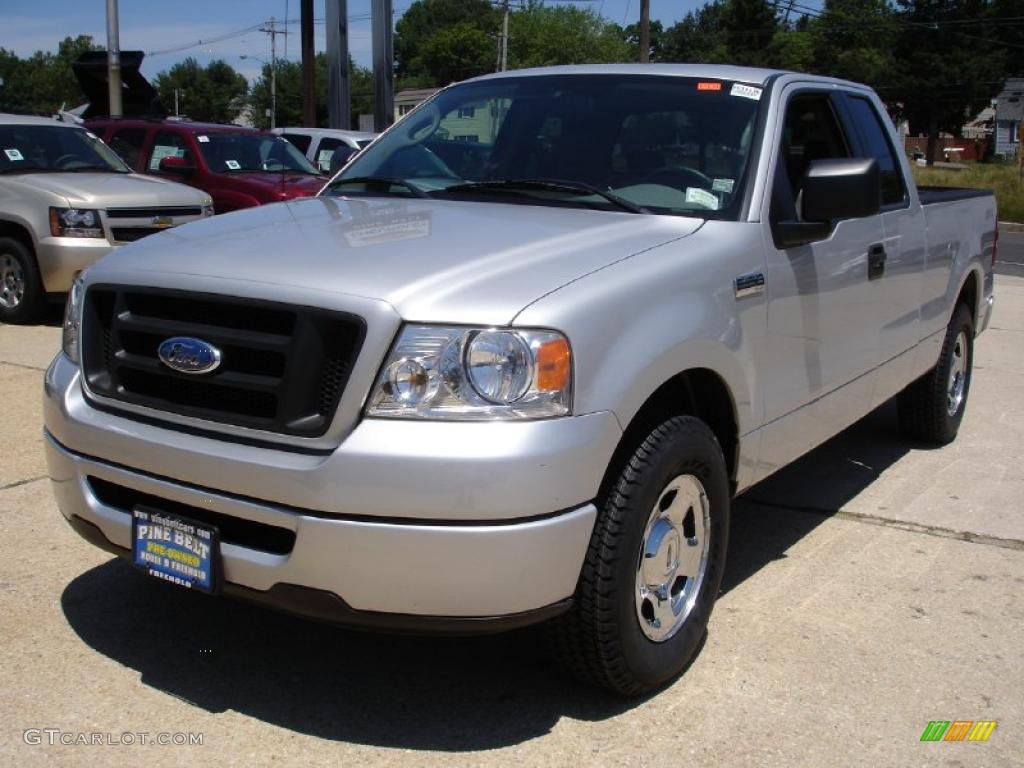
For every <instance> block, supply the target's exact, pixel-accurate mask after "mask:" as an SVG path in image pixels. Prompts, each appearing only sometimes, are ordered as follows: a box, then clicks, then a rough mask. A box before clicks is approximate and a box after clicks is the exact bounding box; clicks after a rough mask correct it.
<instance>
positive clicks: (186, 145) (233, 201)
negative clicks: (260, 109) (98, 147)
mask: <svg viewBox="0 0 1024 768" xmlns="http://www.w3.org/2000/svg"><path fill="white" fill-rule="evenodd" d="M86 126H87V127H89V129H90V130H93V131H95V132H96V133H98V134H99V135H100V136H101V137H102V138H103V139H104V140H105V141H106V142H107V144H109V145H110V147H111V149H113V150H114V151H115V152H117V153H118V154H119V155H120V156H121V157H122V158H123V159H124V161H125V162H126V163H128V165H129V166H131V167H132V168H133V169H134V170H136V171H138V172H139V173H146V174H152V175H154V176H160V177H162V178H165V179H174V180H176V181H181V182H184V183H186V184H189V185H190V186H193V187H196V188H197V189H201V190H203V191H204V192H205V193H206V194H207V195H209V197H210V198H211V199H212V200H213V207H214V210H215V211H216V212H217V213H227V212H228V211H237V210H239V209H241V208H251V207H253V206H256V205H262V204H264V203H276V202H279V201H281V200H291V199H292V198H296V197H307V196H310V195H315V194H316V193H317V191H319V189H320V188H321V187H322V186H323V185H324V182H325V181H326V178H325V177H323V176H321V175H320V173H319V172H318V171H317V170H316V168H314V167H313V166H312V165H311V164H310V162H309V161H308V160H306V158H305V156H304V155H303V154H302V153H301V152H299V151H298V150H297V149H296V148H295V147H294V146H293V145H291V144H289V143H288V142H287V141H285V140H284V139H282V138H280V137H278V136H272V135H270V134H267V133H261V132H260V131H257V130H254V129H251V128H242V127H240V126H237V125H222V124H219V123H198V122H192V121H188V120H181V121H179V120H172V119H168V120H145V119H111V118H98V119H90V120H87V121H86Z"/></svg>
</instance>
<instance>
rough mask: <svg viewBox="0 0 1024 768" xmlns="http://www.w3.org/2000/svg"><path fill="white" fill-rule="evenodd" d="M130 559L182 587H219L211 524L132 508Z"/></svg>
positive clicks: (215, 532) (216, 535) (217, 556)
mask: <svg viewBox="0 0 1024 768" xmlns="http://www.w3.org/2000/svg"><path fill="white" fill-rule="evenodd" d="M132 555H133V557H132V559H133V562H134V563H135V565H136V566H138V567H139V568H141V569H142V570H144V571H146V573H148V574H149V575H150V576H153V577H154V578H157V579H161V580H163V581H168V582H170V583H172V584H177V585H178V586H180V587H185V588H186V589H195V590H198V591H200V592H209V593H215V592H217V591H219V589H220V532H219V531H218V530H217V528H216V527H215V526H212V525H206V524H205V523H199V522H196V521H195V520H189V519H188V518H186V517H180V516H179V515H172V514H168V513H166V512H160V511H159V510H156V509H152V508H151V507H135V509H133V510H132Z"/></svg>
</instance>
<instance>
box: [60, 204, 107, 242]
mask: <svg viewBox="0 0 1024 768" xmlns="http://www.w3.org/2000/svg"><path fill="white" fill-rule="evenodd" d="M50 234H51V235H53V236H54V237H103V225H102V224H101V223H100V212H99V211H93V210H89V209H87V208H51V209H50Z"/></svg>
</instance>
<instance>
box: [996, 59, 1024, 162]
mask: <svg viewBox="0 0 1024 768" xmlns="http://www.w3.org/2000/svg"><path fill="white" fill-rule="evenodd" d="M1022 122H1024V77H1014V78H1010V79H1009V80H1007V81H1006V83H1005V85H1003V90H1002V92H1001V93H1000V94H999V95H998V96H996V149H995V153H996V154H997V155H1002V156H1003V157H1017V153H1018V152H1020V128H1021V123H1022Z"/></svg>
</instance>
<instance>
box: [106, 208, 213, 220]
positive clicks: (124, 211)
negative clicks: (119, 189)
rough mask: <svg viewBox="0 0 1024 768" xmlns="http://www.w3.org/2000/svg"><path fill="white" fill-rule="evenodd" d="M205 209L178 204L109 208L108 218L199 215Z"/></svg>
mask: <svg viewBox="0 0 1024 768" xmlns="http://www.w3.org/2000/svg"><path fill="white" fill-rule="evenodd" d="M202 212H203V209H202V208H201V207H199V206H198V205H195V206H178V207H177V208H170V207H163V208H107V218H108V219H153V218H164V217H170V216H199V215H201V214H202Z"/></svg>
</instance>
